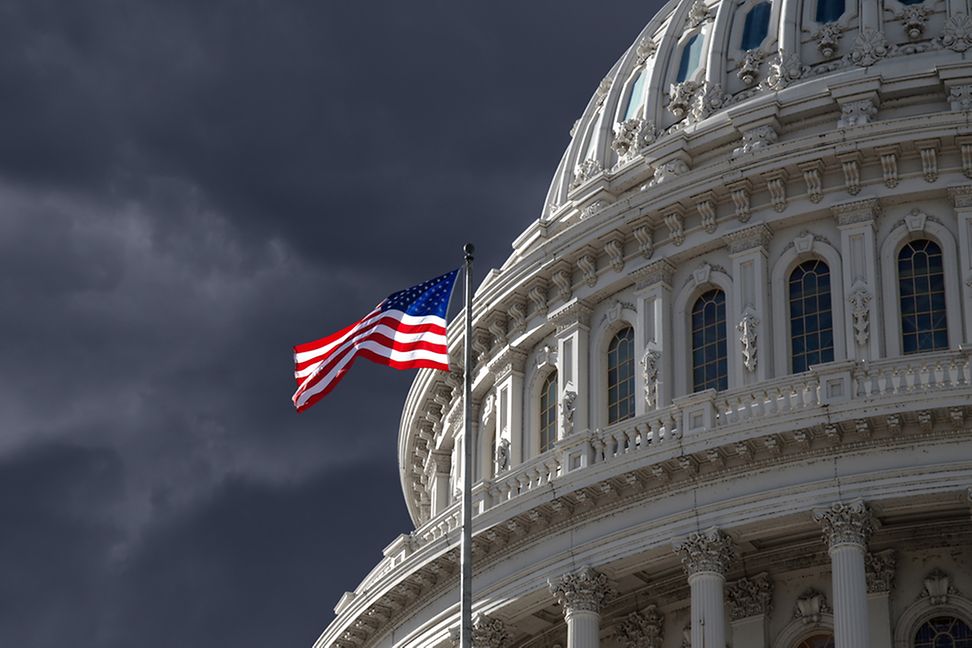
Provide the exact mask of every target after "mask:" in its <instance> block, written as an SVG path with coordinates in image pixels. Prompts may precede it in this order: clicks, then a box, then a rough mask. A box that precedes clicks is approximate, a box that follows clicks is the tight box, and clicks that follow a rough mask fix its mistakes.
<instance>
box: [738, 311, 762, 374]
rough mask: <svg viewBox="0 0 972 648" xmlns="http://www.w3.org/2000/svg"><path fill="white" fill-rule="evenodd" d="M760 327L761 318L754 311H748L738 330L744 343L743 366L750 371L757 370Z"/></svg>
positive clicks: (740, 340)
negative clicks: (757, 343)
mask: <svg viewBox="0 0 972 648" xmlns="http://www.w3.org/2000/svg"><path fill="white" fill-rule="evenodd" d="M758 329H759V318H758V317H756V316H755V315H754V314H753V312H752V311H746V312H745V313H744V314H743V316H742V319H741V320H739V324H737V325H736V330H737V331H739V342H740V343H742V357H743V366H744V367H746V370H747V371H749V372H750V373H752V372H754V371H756V361H757V358H756V340H757V334H758Z"/></svg>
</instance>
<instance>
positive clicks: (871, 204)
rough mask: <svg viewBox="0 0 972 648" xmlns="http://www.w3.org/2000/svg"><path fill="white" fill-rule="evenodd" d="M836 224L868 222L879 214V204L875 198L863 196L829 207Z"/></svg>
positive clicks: (875, 218)
mask: <svg viewBox="0 0 972 648" xmlns="http://www.w3.org/2000/svg"><path fill="white" fill-rule="evenodd" d="M830 212H831V213H832V214H833V215H834V219H835V220H836V221H837V225H838V226H844V225H855V224H857V223H869V222H873V221H875V220H877V218H878V217H879V216H880V215H881V204H880V203H879V202H878V200H877V198H865V199H864V200H855V201H854V202H849V203H843V204H840V205H834V206H833V207H831V208H830Z"/></svg>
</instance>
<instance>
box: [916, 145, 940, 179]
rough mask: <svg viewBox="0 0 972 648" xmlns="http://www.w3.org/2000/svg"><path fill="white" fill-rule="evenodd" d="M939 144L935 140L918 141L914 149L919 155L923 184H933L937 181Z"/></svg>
mask: <svg viewBox="0 0 972 648" xmlns="http://www.w3.org/2000/svg"><path fill="white" fill-rule="evenodd" d="M940 146H941V142H940V141H939V140H937V139H928V140H918V141H916V142H915V148H917V149H918V153H919V154H920V155H921V172H922V175H924V177H925V182H935V181H936V180H938V149H939V147H940Z"/></svg>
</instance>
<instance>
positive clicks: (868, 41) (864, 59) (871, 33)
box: [847, 27, 891, 67]
mask: <svg viewBox="0 0 972 648" xmlns="http://www.w3.org/2000/svg"><path fill="white" fill-rule="evenodd" d="M890 53H891V45H889V44H888V39H887V38H886V37H885V36H884V33H883V32H879V31H877V30H876V29H871V28H870V27H865V28H864V29H862V30H861V32H860V33H859V34H858V35H857V38H855V39H854V46H853V47H852V48H851V51H850V52H849V53H848V54H847V59H848V60H849V61H850V62H851V63H853V64H854V65H860V66H862V67H867V66H868V65H874V64H875V63H877V62H878V61H880V60H881V59H883V58H884V57H885V56H887V55H888V54H890Z"/></svg>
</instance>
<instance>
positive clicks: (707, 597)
mask: <svg viewBox="0 0 972 648" xmlns="http://www.w3.org/2000/svg"><path fill="white" fill-rule="evenodd" d="M688 582H689V588H690V589H691V592H692V646H705V648H710V647H715V646H718V647H719V648H722V647H723V646H725V645H726V604H725V584H726V579H725V576H723V575H722V574H720V573H718V572H713V571H703V572H697V573H694V574H692V575H691V576H689V579H688Z"/></svg>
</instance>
